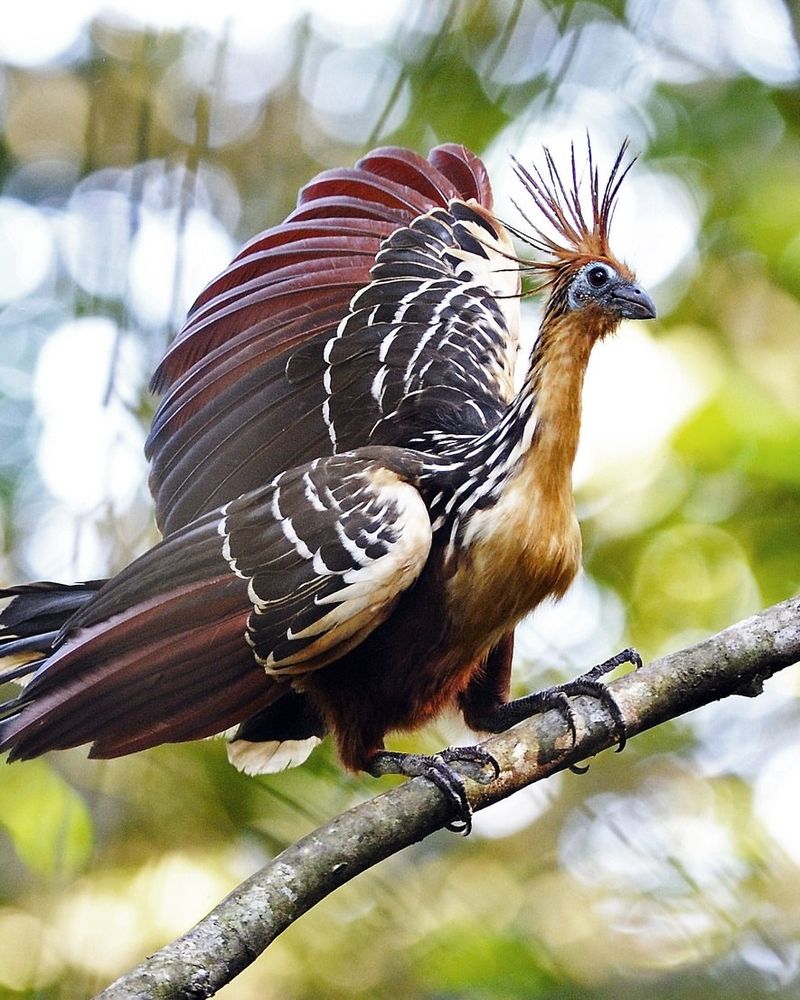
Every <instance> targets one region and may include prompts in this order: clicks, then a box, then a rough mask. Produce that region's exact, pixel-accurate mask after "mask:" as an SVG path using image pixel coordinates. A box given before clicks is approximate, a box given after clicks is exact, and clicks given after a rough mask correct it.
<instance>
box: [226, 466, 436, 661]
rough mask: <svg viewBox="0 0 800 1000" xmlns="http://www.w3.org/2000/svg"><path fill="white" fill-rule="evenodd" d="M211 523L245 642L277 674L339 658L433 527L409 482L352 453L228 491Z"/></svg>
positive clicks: (417, 568) (391, 597)
mask: <svg viewBox="0 0 800 1000" xmlns="http://www.w3.org/2000/svg"><path fill="white" fill-rule="evenodd" d="M389 451H390V450H387V452H389ZM356 455H357V453H356ZM219 530H220V534H221V536H222V537H223V539H224V544H223V550H224V552H225V554H226V557H227V558H228V561H229V564H230V566H231V569H232V570H233V571H234V572H235V573H236V575H237V576H239V577H241V578H242V579H244V580H246V581H247V592H248V596H249V598H250V602H251V604H252V606H253V610H252V612H251V613H250V616H249V617H248V620H247V634H246V637H247V642H248V643H249V645H250V646H251V647H252V649H253V653H254V655H255V658H256V661H257V662H258V663H259V664H261V666H263V667H264V669H265V670H266V672H267V674H269V675H272V676H275V677H280V676H286V675H290V674H296V673H307V672H308V671H310V670H315V669H317V668H318V667H321V666H324V665H325V664H326V663H330V662H331V661H332V660H337V659H339V658H340V657H341V656H343V655H344V654H345V653H346V652H347V651H348V650H350V649H352V648H353V647H354V646H356V645H358V643H360V642H361V641H362V640H363V639H365V638H366V637H367V636H368V635H369V634H370V632H373V631H374V630H375V629H376V628H377V627H378V625H380V624H381V623H382V622H384V621H385V620H386V619H387V618H388V617H389V615H390V614H391V612H392V610H393V609H394V607H395V604H396V603H397V601H398V599H399V597H400V595H401V594H402V593H403V591H405V590H407V589H408V588H409V587H410V586H411V584H413V583H414V581H415V580H416V579H417V577H418V576H419V574H420V573H421V571H422V568H423V567H424V565H425V562H426V560H427V558H428V553H429V551H430V546H431V534H432V533H431V523H430V519H429V517H428V511H427V508H426V507H425V504H424V502H423V500H422V498H421V496H420V495H419V493H418V492H417V490H416V488H415V487H414V486H413V485H411V484H410V483H409V482H407V481H404V479H403V478H401V476H400V475H398V472H397V471H393V470H391V469H389V468H387V467H386V465H384V464H378V463H377V462H375V461H368V460H364V459H360V458H357V457H355V456H354V455H343V456H341V457H336V458H328V459H324V460H323V459H320V460H315V461H314V462H312V463H311V464H310V465H309V466H308V467H306V468H305V469H303V470H302V472H299V471H293V472H291V473H284V474H281V475H279V476H278V477H277V478H276V479H275V481H274V482H273V483H272V484H271V485H270V487H269V488H268V489H267V490H265V491H261V492H259V493H258V494H256V495H247V496H244V497H241V498H239V499H237V500H234V501H232V502H231V503H230V504H228V505H226V507H225V508H223V520H222V521H221V523H220V528H219Z"/></svg>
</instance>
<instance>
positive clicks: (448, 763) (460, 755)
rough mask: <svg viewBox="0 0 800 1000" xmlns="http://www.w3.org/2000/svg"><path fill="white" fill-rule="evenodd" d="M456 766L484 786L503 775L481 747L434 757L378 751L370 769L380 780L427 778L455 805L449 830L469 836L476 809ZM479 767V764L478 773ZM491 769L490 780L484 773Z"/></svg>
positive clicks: (451, 749) (456, 750)
mask: <svg viewBox="0 0 800 1000" xmlns="http://www.w3.org/2000/svg"><path fill="white" fill-rule="evenodd" d="M453 765H455V766H456V767H459V765H461V767H462V768H463V769H464V770H465V771H466V772H467V776H468V777H470V778H472V779H473V780H475V781H480V782H481V783H482V784H488V783H489V782H491V781H494V779H495V778H497V777H498V776H499V774H500V765H499V764H498V763H497V761H496V760H495V758H494V757H493V756H492V755H491V754H490V753H489V752H488V751H487V750H484V749H483V748H482V747H478V746H467V747H448V748H447V749H446V750H442V752H441V753H438V754H433V755H431V756H429V755H427V754H418V753H398V752H395V751H392V750H378V751H377V752H376V753H374V754H373V756H372V758H371V760H370V761H369V766H368V768H367V770H368V771H369V773H370V774H373V775H375V776H376V777H377V776H379V775H382V774H404V775H406V777H409V778H418V777H422V778H427V779H428V781H430V782H431V783H432V784H434V785H436V787H437V788H438V789H440V791H442V792H444V794H445V795H446V796H447V798H448V799H449V800H450V802H451V804H452V806H453V812H454V813H455V818H454V819H452V820H450V821H449V822H448V823H447V824H446V829H448V830H452V831H453V832H455V833H463V834H464V836H465V837H466V836H468V835H469V833H470V832H471V830H472V806H471V805H470V804H469V799H468V797H467V790H466V787H465V786H464V779H463V778H462V777H461V775H460V774H459V773H458V772H457V771H456V770H455V768H454V767H453ZM464 765H467V766H466V767H464ZM470 765H471V766H470ZM475 765H478V769H477V771H476V769H475ZM487 767H489V768H491V771H492V774H491V776H488V777H487V776H486V775H485V774H481V772H482V771H485V769H486V768H487Z"/></svg>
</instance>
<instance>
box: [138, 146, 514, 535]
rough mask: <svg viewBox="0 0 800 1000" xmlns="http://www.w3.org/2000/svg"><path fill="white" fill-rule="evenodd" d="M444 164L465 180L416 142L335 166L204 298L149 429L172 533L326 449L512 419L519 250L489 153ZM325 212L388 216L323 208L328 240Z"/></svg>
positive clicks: (423, 438)
mask: <svg viewBox="0 0 800 1000" xmlns="http://www.w3.org/2000/svg"><path fill="white" fill-rule="evenodd" d="M437 154H438V155H437ZM431 160H432V161H433V163H438V164H440V165H441V166H445V165H446V166H447V167H448V169H450V171H451V174H452V175H453V177H455V178H456V180H457V181H458V183H459V185H460V186H459V187H456V185H455V184H454V183H453V182H452V181H449V180H448V179H447V177H445V176H444V174H443V173H442V172H441V171H439V170H437V169H436V167H435V166H434V165H433V163H431V162H429V161H426V160H423V159H422V158H421V157H418V156H416V154H411V153H409V152H408V151H404V150H387V151H382V152H381V151H379V152H377V153H375V154H371V156H369V157H367V158H366V159H365V160H364V161H362V162H361V163H360V164H359V166H358V167H357V168H356V169H355V170H354V171H336V172H331V173H329V174H326V175H322V178H321V179H318V181H317V182H313V183H312V185H310V186H309V188H307V189H306V190H305V192H304V193H303V195H302V196H301V208H300V209H299V210H298V212H300V213H301V214H302V215H303V218H302V219H301V220H300V221H299V222H298V221H297V213H295V215H294V216H292V217H290V221H289V222H287V223H286V224H285V225H284V226H282V227H278V229H276V230H272V231H270V232H269V233H267V234H265V235H264V236H262V237H259V238H258V239H257V240H256V241H254V243H253V244H251V246H250V248H249V249H247V248H246V249H245V251H243V254H242V255H241V256H240V258H238V259H237V261H235V262H234V264H232V265H231V268H229V269H228V271H227V272H225V274H224V275H223V276H222V277H221V278H220V279H218V282H217V283H215V284H212V286H210V288H209V290H207V292H206V293H204V295H203V296H201V299H200V300H198V304H197V305H196V307H195V311H194V312H193V313H192V315H191V317H190V320H189V323H188V324H187V327H186V329H185V330H184V332H183V334H182V335H181V337H180V338H179V340H178V341H177V342H176V345H175V347H174V348H173V352H174V358H177V359H178V360H180V359H183V365H184V368H183V374H182V375H180V376H179V377H178V378H177V381H175V382H174V384H173V386H172V388H171V389H170V391H169V393H168V394H167V396H166V397H165V399H164V400H163V402H162V404H161V407H160V408H159V411H158V413H157V414H156V417H155V420H154V422H153V428H152V431H151V434H150V438H149V440H148V454H149V456H150V457H151V460H152V475H151V489H152V492H153V496H154V498H155V501H156V509H157V513H158V519H159V523H160V525H161V527H162V529H163V530H164V531H166V532H169V531H173V530H175V529H177V528H178V527H180V526H181V525H182V524H185V523H187V522H188V521H190V520H191V519H192V518H195V517H197V516H199V515H200V514H202V513H203V512H204V511H206V510H209V509H211V508H213V507H215V506H219V505H221V504H222V503H225V502H227V501H228V500H230V499H231V498H232V497H235V496H237V495H239V494H241V493H243V492H246V491H248V490H252V489H255V488H257V487H258V486H259V485H261V484H262V483H264V482H265V481H268V480H269V479H271V478H272V477H273V476H274V475H276V474H277V473H278V472H279V471H280V470H281V469H285V468H290V467H293V466H295V465H298V464H300V463H301V462H303V461H308V460H310V459H312V458H314V457H317V456H321V455H326V454H333V453H337V452H342V451H346V450H351V449H354V448H358V447H361V446H364V445H366V444H370V443H381V444H394V445H399V446H409V445H414V446H417V447H428V448H429V447H435V445H436V441H437V437H438V436H441V435H443V434H448V435H449V434H455V433H461V434H475V433H481V432H482V431H483V430H485V429H486V428H487V427H488V426H491V425H492V424H493V423H494V422H496V420H497V419H498V417H499V414H500V413H501V412H502V410H503V409H504V407H505V405H506V403H507V401H508V399H509V398H510V396H511V395H512V393H513V364H514V359H515V355H516V345H517V341H516V331H517V329H518V315H517V312H518V302H517V299H516V297H515V296H516V294H517V289H518V282H519V272H518V268H517V266H516V264H515V263H514V262H513V261H509V255H511V254H513V246H512V244H511V242H510V239H509V237H508V235H507V233H506V232H505V230H504V229H503V227H502V226H501V225H500V224H499V223H498V222H497V221H496V220H494V219H493V218H492V216H491V215H490V213H489V211H488V207H487V206H489V205H490V204H491V195H490V192H489V189H488V184H487V183H486V181H485V176H484V174H483V173H481V170H482V165H480V161H477V160H476V159H475V158H474V157H471V155H470V154H468V153H466V151H464V150H463V149H462V148H461V147H443V148H441V149H440V150H434V152H433V153H432V154H431ZM457 164H460V165H461V168H462V175H459V173H458V171H457V170H456V169H455V165H457ZM479 165H480V167H481V170H479V169H478V167H479ZM378 171H382V174H381V175H380V176H379V175H378V173H377V172H378ZM392 172H394V174H393V176H394V175H395V174H397V173H398V172H399V173H400V176H401V177H402V178H403V179H404V180H405V181H406V182H407V183H405V184H401V183H399V182H398V181H397V180H391V179H389V178H387V177H386V176H383V175H384V174H386V175H388V174H392ZM412 183H413V184H414V185H416V187H415V188H412V187H411V184H412ZM332 192H334V193H332ZM379 194H380V196H381V197H382V198H383V199H384V200H385V199H387V198H389V195H390V194H391V195H392V199H393V200H392V203H391V205H389V206H388V207H387V206H386V205H384V204H383V203H381V202H378V201H376V200H375V199H377V198H378V195H379ZM454 195H460V196H461V198H463V197H466V196H468V197H469V198H470V199H472V200H471V201H470V202H469V203H466V202H465V201H463V200H460V199H459V197H454ZM370 199H371V200H370ZM478 199H480V200H478ZM318 200H319V202H320V203H319V204H318V203H317V201H318ZM432 203H433V207H431V206H432ZM443 206H444V207H443ZM401 209H402V211H401ZM312 210H313V211H315V212H318V213H323V214H324V213H325V212H329V213H334V212H349V213H351V214H352V213H355V212H356V211H361V212H365V213H372V214H375V215H380V216H381V218H368V219H362V220H360V221H359V220H358V219H355V218H349V217H340V216H334V217H333V218H324V217H321V218H319V219H316V220H314V221H313V225H314V226H321V225H322V223H325V225H326V227H327V231H328V233H329V235H328V236H327V237H325V238H324V239H323V238H322V237H319V236H310V235H309V233H310V232H311V230H309V229H308V228H303V227H307V226H309V225H311V221H309V219H308V218H306V215H307V213H310V212H311V211H312ZM387 212H389V214H388V215H387ZM403 212H404V213H405V214H403ZM398 213H400V214H399V215H398ZM297 227H300V228H299V229H298V228H297ZM343 227H345V228H346V230H347V231H346V232H343V231H340V230H342V228H343ZM365 227H366V228H365ZM367 229H370V232H369V233H368V232H367ZM314 231H315V232H316V231H317V230H314ZM277 240H282V241H284V242H282V243H280V244H278V245H277V246H272V244H273V243H275V241H277ZM309 240H311V243H309V242H308V241H309ZM287 241H288V242H287ZM312 244H313V245H312ZM265 247H266V249H265ZM292 254H295V255H298V260H297V261H296V262H295V263H291V264H287V263H285V261H286V260H287V259H288V256H291V255H292ZM282 262H283V263H282ZM259 268H260V269H261V270H260V271H259V270H258V269H259ZM287 268H288V269H289V272H290V273H288V274H287ZM256 271H257V272H258V273H257V274H256V276H255V277H253V274H254V273H256ZM171 353H172V352H171ZM174 358H171V356H170V355H168V357H167V359H166V360H165V363H164V365H163V366H162V369H160V371H159V373H158V374H157V383H158V384H161V382H162V381H163V379H164V377H165V376H164V373H165V372H166V371H171V369H170V365H172V364H173V362H174ZM193 359H194V360H193ZM190 362H191V363H190ZM175 363H177V362H175ZM187 366H188V367H187Z"/></svg>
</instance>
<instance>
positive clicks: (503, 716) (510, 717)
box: [463, 649, 642, 752]
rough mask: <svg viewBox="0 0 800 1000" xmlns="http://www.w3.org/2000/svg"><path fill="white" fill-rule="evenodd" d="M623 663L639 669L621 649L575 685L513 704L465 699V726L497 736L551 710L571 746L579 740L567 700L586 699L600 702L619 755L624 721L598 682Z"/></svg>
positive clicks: (558, 686)
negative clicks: (559, 719)
mask: <svg viewBox="0 0 800 1000" xmlns="http://www.w3.org/2000/svg"><path fill="white" fill-rule="evenodd" d="M622 663H632V664H633V666H634V668H635V669H636V670H638V669H639V668H640V667H641V665H642V658H641V657H640V656H639V654H638V653H637V652H636V650H635V649H623V651H622V652H621V653H617V655H616V656H612V657H611V658H610V659H608V660H604V661H603V663H598V664H597V666H596V667H592V669H591V670H588V671H587V672H586V673H585V674H581V676H580V677H576V678H575V680H574V681H567V682H566V683H565V684H556V685H554V686H553V687H549V688H545V689H544V690H543V691H537V692H535V693H534V694H528V695H525V696H524V697H522V698H516V699H515V700H513V701H505V702H497V703H495V704H493V705H489V704H487V703H486V701H485V700H483V699H481V698H479V697H478V698H473V699H465V701H464V704H463V708H464V715H465V719H466V721H467V724H468V725H470V726H472V727H473V728H475V729H482V730H484V731H487V732H492V733H500V732H504V731H505V730H506V729H509V728H510V727H511V726H513V725H515V724H516V723H517V722H521V721H522V720H523V719H528V718H530V717H531V716H532V715H538V714H539V713H541V712H546V711H548V710H549V709H554V710H555V711H557V712H558V713H559V714H560V715H561V716H562V718H563V719H564V721H565V722H566V724H567V728H568V729H569V731H570V733H571V734H572V742H573V745H574V744H575V742H576V741H577V738H578V732H577V726H576V722H575V712H574V710H573V708H572V705H571V704H570V701H569V699H570V698H571V697H572V698H574V697H577V696H578V695H588V696H589V697H590V698H596V699H597V700H598V701H600V702H601V703H602V704H603V706H604V707H605V708H606V710H607V711H608V713H609V715H610V716H611V718H612V720H613V723H614V730H615V732H616V736H617V740H618V746H617V752H619V751H620V750H622V749H623V748H624V747H625V743H626V741H627V731H626V728H625V720H624V718H623V717H622V712H621V711H620V707H619V705H618V704H617V702H616V700H615V699H614V696H613V695H612V694H611V692H610V691H609V690H608V688H607V687H606V686H605V684H602V683H601V682H600V678H601V677H604V676H605V675H606V674H609V673H611V671H612V670H614V669H615V668H616V667H618V666H620V664H622Z"/></svg>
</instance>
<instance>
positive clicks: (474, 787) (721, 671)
mask: <svg viewBox="0 0 800 1000" xmlns="http://www.w3.org/2000/svg"><path fill="white" fill-rule="evenodd" d="M798 661H800V598H793V599H792V600H789V601H785V602H784V603H782V604H777V605H775V606H774V607H771V608H767V609H766V610H765V611H762V612H761V613H760V614H757V615H754V616H753V617H752V618H748V619H746V620H745V621H742V622H739V623H738V624H736V625H733V626H731V627H730V628H728V629H726V630H725V631H724V632H720V633H719V634H718V635H715V636H713V637H712V638H710V639H706V640H705V641H704V642H701V643H698V644H697V645H696V646H691V647H689V648H688V649H684V650H681V651H680V652H677V653H672V654H670V655H669V656H665V657H663V658H662V659H660V660H656V661H655V662H653V663H651V664H649V665H648V666H646V667H644V668H643V669H642V670H639V671H638V672H636V673H631V674H628V675H626V676H625V677H622V678H620V679H619V680H617V681H614V682H613V684H612V685H611V688H612V690H613V692H614V697H615V699H616V701H617V703H618V704H619V707H620V709H621V711H622V715H623V717H624V719H625V721H626V725H627V730H628V734H629V736H634V735H635V734H636V733H639V732H642V731H643V730H645V729H650V728H652V727H653V726H657V725H659V724H660V723H662V722H665V721H666V720H668V719H673V718H676V717H678V716H681V715H684V714H685V713H686V712H689V711H691V710H692V709H694V708H698V707H699V706H700V705H705V704H708V703H709V702H712V701H716V700H718V699H720V698H725V697H728V696H729V695H734V694H739V695H746V696H750V697H753V696H755V695H757V694H759V693H760V691H761V689H762V685H763V682H764V681H765V680H766V679H767V678H768V677H771V676H772V674H774V673H776V672H777V671H778V670H781V669H782V668H784V667H787V666H789V665H791V664H792V663H796V662H798ZM573 704H574V708H575V712H576V716H577V725H578V736H577V740H576V743H575V745H574V746H572V745H571V742H570V738H569V736H568V734H567V733H566V732H565V726H564V722H563V720H562V719H561V717H560V716H559V715H558V714H557V713H555V712H548V713H546V714H545V715H542V716H537V717H535V718H533V719H530V720H528V721H526V722H524V723H521V724H520V725H518V726H516V727H515V728H514V729H512V730H509V731H508V732H506V733H503V734H501V735H500V736H496V737H493V738H492V739H490V740H487V741H486V742H485V743H484V744H483V745H484V746H485V747H486V749H488V750H490V751H491V753H492V754H494V756H495V757H496V759H497V761H498V763H499V764H500V767H501V774H500V777H499V778H498V779H497V780H496V781H494V782H492V783H491V784H489V785H478V784H475V783H474V782H469V786H470V800H471V802H472V805H473V807H474V808H475V809H476V810H477V809H483V808H484V807H485V806H488V805H490V804H491V803H493V802H497V801H498V800H500V799H502V798H505V797H506V796H508V795H511V794H512V793H513V792H516V791H518V790H519V789H521V788H524V787H526V786H527V785H530V784H532V783H533V782H534V781H539V780H540V779H541V778H545V777H547V776H548V775H550V774H552V773H554V772H555V771H560V770H563V769H564V768H567V767H569V766H570V765H571V764H575V763H577V762H578V761H580V760H583V759H585V758H586V757H588V756H591V755H592V754H595V753H597V752H598V751H600V750H603V749H606V748H608V747H610V746H612V745H613V743H614V732H613V725H612V720H611V719H610V717H609V716H608V713H607V712H606V711H605V709H604V708H603V707H602V706H601V705H600V704H599V703H598V702H597V701H595V700H593V699H591V698H578V699H576V700H575V701H574V703H573ZM448 818H449V806H448V805H447V804H446V803H445V801H444V800H443V799H442V797H441V794H440V793H439V792H438V790H436V789H435V788H434V787H433V786H432V785H430V784H429V783H428V782H427V781H425V780H424V779H421V778H415V779H414V780H412V781H408V782H406V783H405V784H403V785H400V786H399V787H397V788H394V789H392V790H391V791H389V792H386V793H384V794H383V795H379V796H377V797H376V798H374V799H370V800H369V801H367V802H364V803H362V804H361V805H359V806H356V807H355V808H354V809H350V810H348V811H347V812H346V813H343V814H342V815H341V816H337V817H336V818H335V819H333V820H331V821H330V822H329V823H326V824H325V825H324V826H321V827H319V829H317V830H315V831H314V832H313V833H311V834H309V835H308V836H307V837H304V838H303V839H302V840H300V841H298V842H297V843H296V844H293V845H292V846H291V847H288V848H287V849H286V850H285V851H283V852H282V853H281V854H280V855H279V856H278V857H277V858H275V860H274V861H272V862H271V863H270V864H269V865H267V866H265V867H264V868H262V869H261V871H259V872H257V873H256V874H255V875H253V876H252V877H251V878H249V879H248V880H247V881H246V882H243V883H242V884H241V885H240V886H239V887H238V888H237V889H235V890H234V891H233V892H232V893H231V894H230V895H229V896H228V897H227V898H226V899H224V900H223V901H222V902H221V903H220V904H219V905H218V906H217V907H215V908H214V910H212V911H211V913H210V914H209V915H208V916H207V917H205V918H204V919H203V920H201V921H200V922H199V923H198V924H197V925H196V926H195V927H193V928H192V930H190V931H189V932H188V933H187V934H185V935H184V936H183V937H181V938H179V939H178V940H177V941H174V942H173V943H172V944H169V945H167V946H166V947H165V948H163V949H162V950H161V951H159V952H157V953H156V954H155V955H152V956H151V957H150V958H148V959H146V960H145V961H144V962H143V963H142V964H141V965H140V966H138V967H137V968H136V969H134V970H132V971H131V972H130V973H128V974H127V975H124V976H122V978H120V979H118V980H117V981H116V982H115V983H113V984H112V985H111V986H109V987H108V988H107V989H106V990H104V991H103V992H102V993H101V994H99V996H98V997H97V998H96V1000H123V998H124V1000H145V998H147V1000H154V998H164V1000H167V998H169V1000H173V998H187V1000H188V998H191V1000H198V998H202V997H210V996H213V995H214V994H215V993H216V992H217V990H219V989H220V988H221V987H222V986H224V985H225V984H227V983H229V982H230V981H231V980H232V979H233V978H234V977H235V976H236V975H237V974H238V973H239V972H241V971H242V969H244V968H245V967H246V966H248V965H249V964H250V963H251V962H252V961H253V960H254V959H255V958H256V957H257V956H258V955H260V954H261V952H262V951H263V950H264V949H265V948H266V947H267V946H268V945H269V944H270V942H271V941H273V940H274V939H275V938H276V937H277V936H278V935H279V934H280V933H281V932H282V931H283V930H284V929H285V928H286V927H288V926H289V925H290V924H291V923H293V921H295V920H296V919H297V918H298V917H299V916H301V915H302V914H303V913H305V912H306V910H309V909H310V908H311V907H312V906H314V904H315V903H317V902H319V900H321V899H323V898H324V897H325V896H327V895H328V894H329V893H331V892H332V891H333V890H334V889H336V888H338V886H340V885H342V884H343V883H345V882H348V881H350V879H352V878H354V877H355V876H356V875H358V874H359V873H360V872H362V871H364V870H365V869H367V868H371V867H372V866H373V865H376V864H377V863H378V862H379V861H382V860H383V859H384V858H387V857H389V856H390V855H392V854H395V853H396V852H397V851H400V850H401V849H402V848H404V847H407V846H408V845H410V844H413V843H415V842H416V841H418V840H421V839H422V838H423V837H426V836H428V834H430V833H432V832H433V831H434V830H438V829H440V828H441V827H442V826H443V825H444V824H445V823H446V822H447V820H448Z"/></svg>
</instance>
